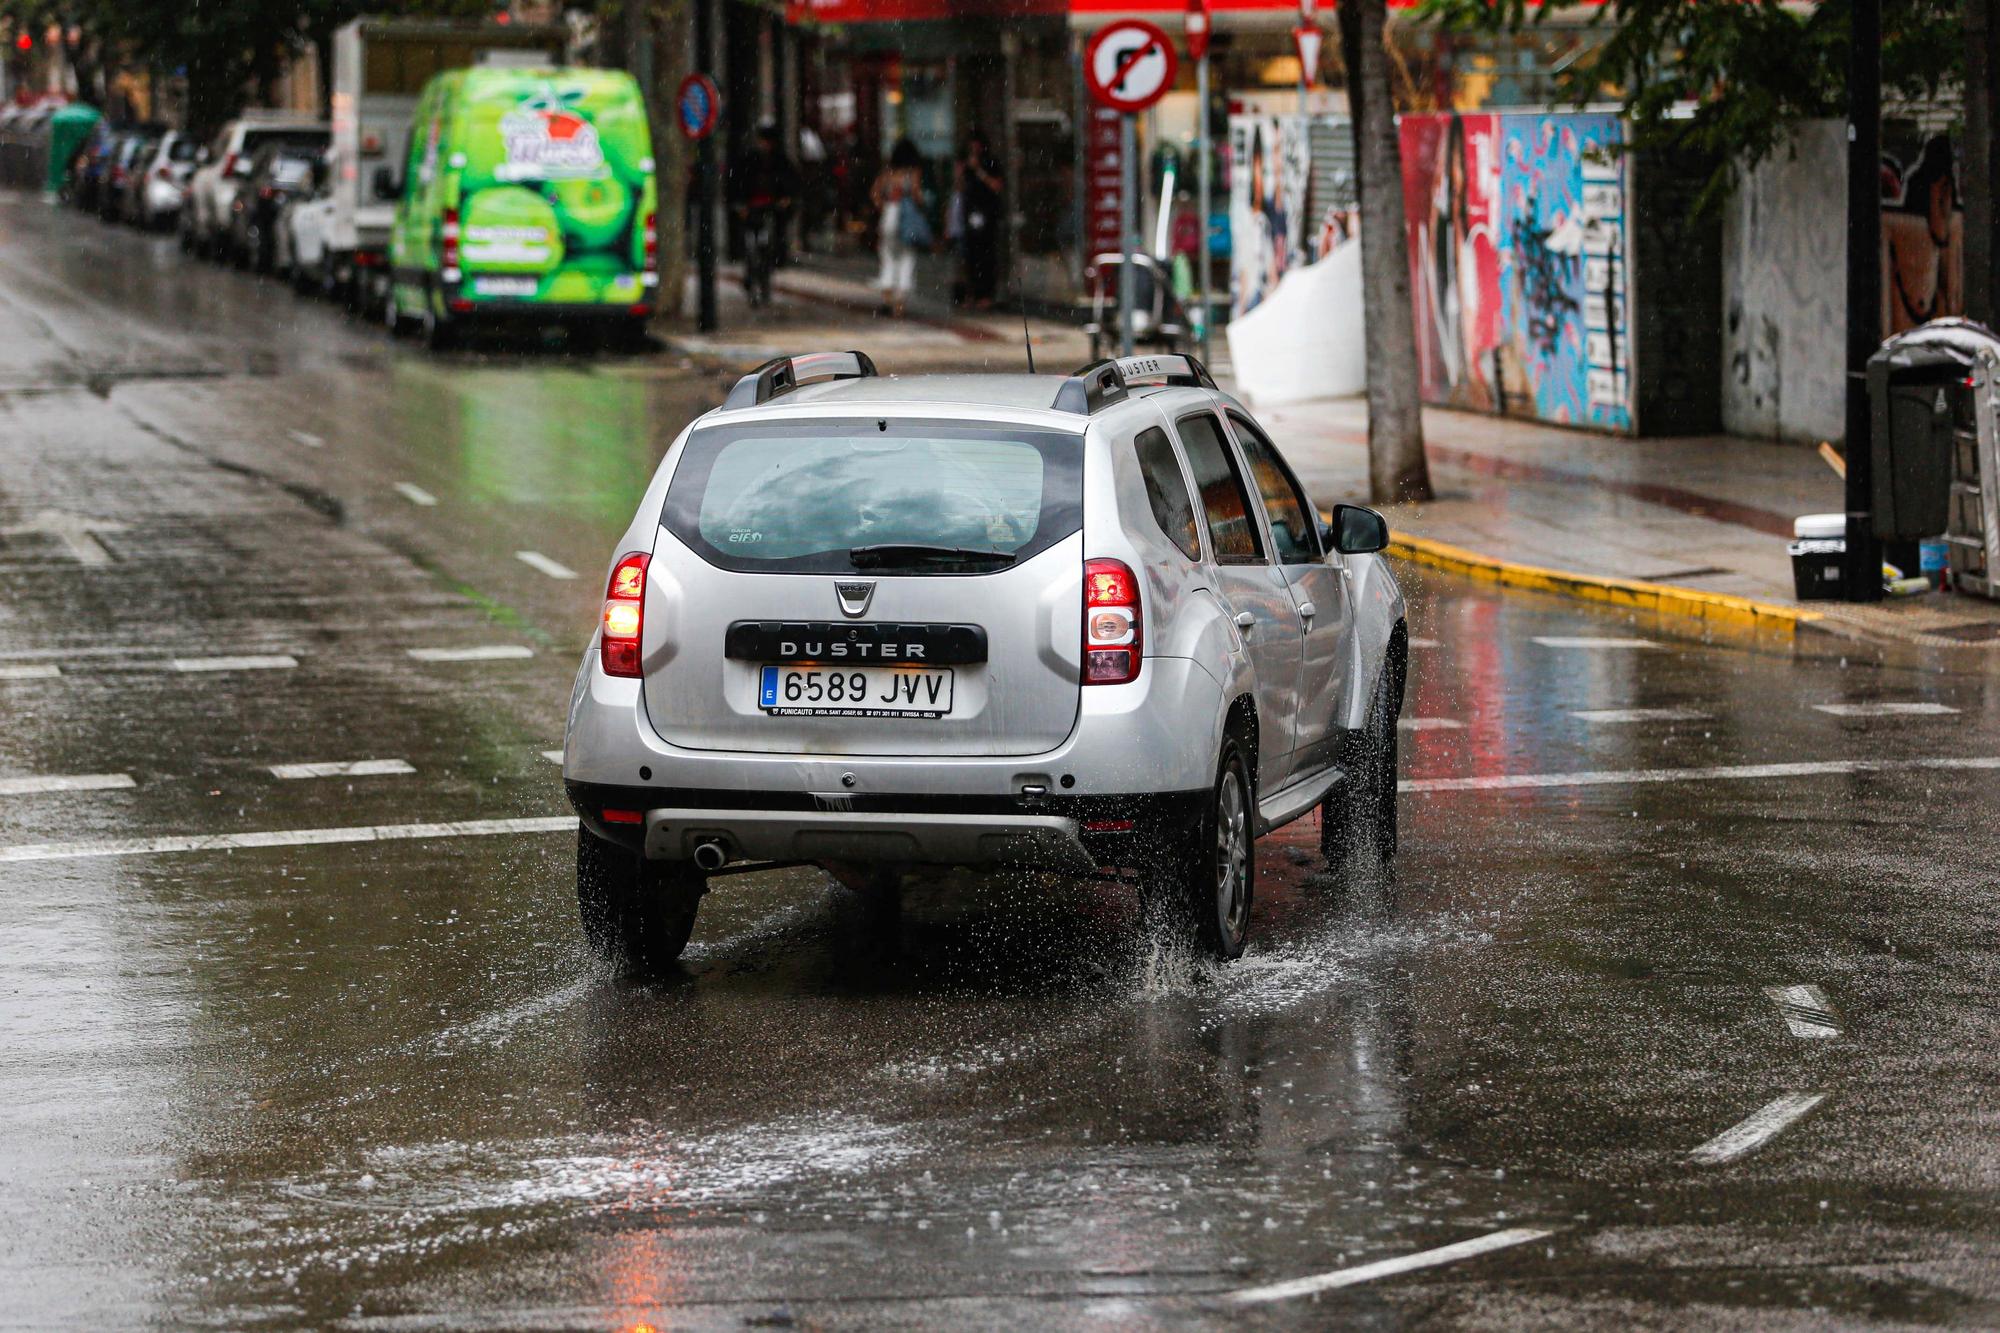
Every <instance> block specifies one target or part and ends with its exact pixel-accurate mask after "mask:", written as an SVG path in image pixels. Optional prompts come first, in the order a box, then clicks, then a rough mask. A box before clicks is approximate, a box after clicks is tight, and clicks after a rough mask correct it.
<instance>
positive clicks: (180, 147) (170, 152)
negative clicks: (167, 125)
mask: <svg viewBox="0 0 2000 1333" xmlns="http://www.w3.org/2000/svg"><path fill="white" fill-rule="evenodd" d="M194 155H195V146H194V140H192V139H176V140H174V141H173V144H172V145H171V146H170V147H169V148H168V149H167V157H168V158H169V159H170V160H172V161H175V162H192V161H194Z"/></svg>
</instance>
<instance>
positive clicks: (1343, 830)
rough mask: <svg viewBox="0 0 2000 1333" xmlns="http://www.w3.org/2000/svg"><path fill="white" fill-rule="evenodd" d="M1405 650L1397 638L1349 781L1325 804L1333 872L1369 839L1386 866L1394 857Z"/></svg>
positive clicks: (1324, 837) (1322, 841)
mask: <svg viewBox="0 0 2000 1333" xmlns="http://www.w3.org/2000/svg"><path fill="white" fill-rule="evenodd" d="M1406 652H1407V650H1406V649H1405V648H1404V647H1403V637H1402V635H1401V634H1400V633H1398V634H1396V635H1394V636H1392V637H1391V639H1390V641H1389V653H1388V657H1387V659H1386V660H1385V661H1384V662H1383V664H1382V674H1381V678H1380V679H1379V680H1377V681H1376V683H1375V695H1374V697H1373V698H1372V699H1371V700H1369V704H1368V724H1367V727H1366V729H1365V730H1364V731H1363V732H1362V734H1361V740H1360V742H1359V744H1358V746H1357V747H1356V749H1355V750H1354V751H1352V752H1350V754H1349V769H1350V773H1351V778H1350V781H1349V782H1348V783H1346V784H1343V785H1342V786H1340V787H1338V788H1335V789H1334V791H1333V793H1332V794H1331V795H1329V796H1328V797H1327V798H1326V800H1325V801H1323V802H1322V803H1321V804H1320V808H1319V850H1320V854H1321V855H1322V856H1324V857H1325V858H1326V863H1327V868H1328V869H1330V870H1338V869H1339V868H1340V867H1341V866H1342V865H1344V864H1345V863H1346V861H1347V858H1348V856H1349V855H1350V854H1351V853H1352V852H1353V850H1354V848H1355V847H1356V846H1358V845H1360V840H1361V839H1362V838H1363V837H1364V836H1365V837H1367V838H1369V839H1370V840H1371V841H1372V843H1373V845H1374V849H1375V854H1376V856H1378V857H1380V858H1381V860H1382V861H1383V863H1384V864H1385V865H1386V864H1387V863H1388V862H1390V861H1392V860H1394V859H1395V856H1396V839H1397V831H1396V744H1397V733H1396V719H1397V718H1398V717H1399V716H1400V715H1401V714H1402V711H1403V678H1404V674H1405V670H1406V668H1405V662H1406Z"/></svg>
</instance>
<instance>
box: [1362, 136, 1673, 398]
mask: <svg viewBox="0 0 2000 1333" xmlns="http://www.w3.org/2000/svg"><path fill="white" fill-rule="evenodd" d="M1401 135H1402V150H1403V163H1404V185H1403V188H1404V205H1405V209H1406V217H1407V219H1408V226H1409V232H1410V268H1411V274H1410V276H1411V280H1412V300H1413V301H1414V302H1415V303H1416V315H1417V324H1418V356H1419V358H1420V359H1421V360H1422V362H1423V368H1422V373H1423V384H1424V397H1425V400H1426V401H1428V402H1433V403H1439V404H1443V405H1446V406H1452V407H1466V408H1475V409H1479V410H1483V411H1492V410H1502V411H1505V412H1508V413H1510V414H1513V415H1517V416H1530V417H1537V418H1540V419H1541V420H1544V421H1554V422H1562V423H1565V424H1569V425H1578V426H1592V427H1596V428H1598V429H1600V430H1614V431H1629V430H1631V429H1632V428H1633V413H1632V364H1631V339H1630V328H1631V317H1630V298H1629V294H1628V290H1627V280H1628V277H1629V274H1628V255H1629V246H1628V242H1627V229H1626V218H1625V201H1626V181H1625V162H1624V159H1623V157H1622V156H1620V155H1619V153H1618V146H1619V145H1620V143H1621V142H1622V140H1623V135H1622V131H1621V128H1620V126H1619V123H1618V121H1617V119H1616V118H1615V117H1612V116H1608V115H1582V114H1579V115H1561V114H1558V115H1543V114H1539V113H1532V112H1530V113H1503V114H1499V115H1474V116H1464V115H1458V114H1455V113H1451V112H1444V113H1436V114H1428V115H1413V116H1405V117H1403V119H1402V123H1401Z"/></svg>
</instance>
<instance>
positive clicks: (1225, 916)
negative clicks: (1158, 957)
mask: <svg viewBox="0 0 2000 1333" xmlns="http://www.w3.org/2000/svg"><path fill="white" fill-rule="evenodd" d="M1160 845H1161V846H1162V848H1163V849H1164V851H1163V855H1161V857H1160V858H1159V860H1158V861H1157V862H1156V863H1155V864H1154V866H1152V867H1150V868H1149V870H1148V875H1147V878H1148V880H1149V884H1148V886H1147V887H1148V895H1147V896H1148V898H1149V899H1150V900H1151V901H1152V902H1153V903H1154V904H1155V905H1156V906H1157V907H1158V908H1159V909H1161V912H1162V915H1163V917H1164V920H1165V922H1166V924H1167V925H1168V926H1169V927H1170V928H1173V929H1175V930H1176V932H1177V933H1179V934H1182V935H1183V936H1186V937H1188V938H1190V939H1191V940H1192V942H1193V943H1194V944H1195V945H1196V946H1197V947H1198V948H1200V950H1201V951H1202V952H1203V953H1206V954H1208V955H1210V956H1211V957H1214V958H1220V959H1225V960H1226V959H1231V958H1237V957H1240V956H1241V955H1242V953H1243V946H1244V944H1245V943H1247V942H1248V940H1249V938H1250V902H1251V895H1252V891H1253V889H1254V887H1255V885H1256V882H1257V786H1256V781H1255V779H1254V778H1253V777H1252V776H1251V769H1250V761H1249V758H1248V756H1247V752H1246V750H1245V742H1244V740H1243V739H1242V737H1241V736H1240V735H1239V734H1238V733H1237V732H1235V731H1231V732H1230V733H1229V734H1228V735H1227V736H1226V737H1225V738H1224V740H1223V742H1222V754H1221V757H1220V759H1219V761H1218V763H1217V765H1216V776H1215V786H1214V789H1213V790H1212V791H1211V792H1210V793H1209V795H1208V798H1207V800H1206V802H1205V803H1204V808H1203V811H1202V815H1201V819H1200V820H1199V821H1198V823H1197V824H1196V826H1195V828H1193V829H1192V830H1182V831H1181V832H1179V833H1178V835H1176V834H1174V833H1172V832H1168V833H1166V835H1165V836H1164V837H1162V839H1161V840H1160Z"/></svg>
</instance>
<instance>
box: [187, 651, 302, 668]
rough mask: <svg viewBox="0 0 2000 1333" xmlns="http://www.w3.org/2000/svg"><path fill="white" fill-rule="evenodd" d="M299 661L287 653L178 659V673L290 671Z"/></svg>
mask: <svg viewBox="0 0 2000 1333" xmlns="http://www.w3.org/2000/svg"><path fill="white" fill-rule="evenodd" d="M298 664H299V659H298V658H296V657H293V656H291V655H290V654H287V653H267V654H262V655H249V656H244V657H176V658H174V659H173V661H172V663H171V664H170V665H172V667H173V669H174V670H176V671H290V670H291V669H292V668H293V667H295V666H297V665H298Z"/></svg>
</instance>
